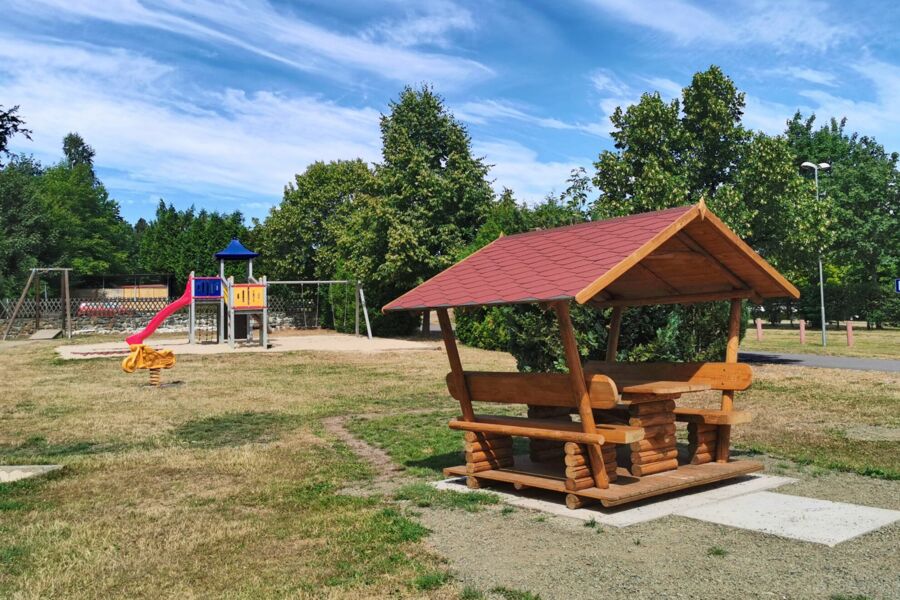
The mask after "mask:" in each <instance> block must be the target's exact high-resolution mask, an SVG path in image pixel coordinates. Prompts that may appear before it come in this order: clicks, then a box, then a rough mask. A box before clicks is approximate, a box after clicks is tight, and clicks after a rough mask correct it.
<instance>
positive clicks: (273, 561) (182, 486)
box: [0, 345, 900, 598]
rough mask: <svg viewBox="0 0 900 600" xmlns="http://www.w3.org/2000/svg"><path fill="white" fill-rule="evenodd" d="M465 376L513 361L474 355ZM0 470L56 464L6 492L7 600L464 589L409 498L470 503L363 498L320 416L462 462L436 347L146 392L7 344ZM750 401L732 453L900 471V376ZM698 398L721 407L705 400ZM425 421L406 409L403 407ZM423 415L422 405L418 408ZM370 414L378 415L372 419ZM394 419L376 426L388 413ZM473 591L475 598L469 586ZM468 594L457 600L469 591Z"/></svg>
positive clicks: (864, 376) (185, 368) (243, 357)
mask: <svg viewBox="0 0 900 600" xmlns="http://www.w3.org/2000/svg"><path fill="white" fill-rule="evenodd" d="M462 352H463V361H464V362H465V363H466V364H467V366H468V367H469V368H473V369H476V368H477V369H483V370H511V369H512V368H513V361H512V359H511V358H510V357H509V356H508V355H505V354H502V353H496V352H486V351H479V350H472V349H466V348H463V349H462ZM0 371H2V372H3V373H4V381H5V386H4V392H5V393H4V394H3V396H2V398H0V425H2V426H0V463H3V464H27V463H61V464H63V465H65V469H64V470H63V471H62V472H61V473H58V474H56V475H54V476H51V477H48V478H44V479H37V480H29V481H26V482H20V483H16V484H0V532H2V537H0V597H23V598H39V597H66V598H94V597H108V596H127V597H130V598H150V597H153V598H156V597H160V596H168V597H230V598H269V597H285V596H289V597H297V596H299V597H322V596H328V597H339V598H340V597H385V596H400V597H403V596H416V597H418V596H422V595H429V596H433V597H458V594H459V593H460V590H462V586H461V585H460V584H458V583H457V582H455V581H454V579H453V577H452V576H451V575H448V570H447V566H446V564H445V562H444V558H443V557H441V556H437V555H435V554H433V553H432V552H431V551H429V550H428V549H427V548H426V546H425V544H424V543H423V539H424V538H425V537H426V536H427V535H428V530H427V529H426V528H425V527H424V526H423V525H422V524H421V522H420V521H419V520H418V518H417V515H416V513H415V512H414V510H415V508H416V506H437V507H441V506H446V507H448V509H453V508H454V507H455V508H461V509H464V510H475V509H478V506H476V505H478V504H480V503H481V502H482V501H484V499H475V500H468V499H466V500H460V499H453V498H448V497H447V496H443V495H436V496H435V495H431V494H430V493H429V490H428V489H427V488H423V487H421V486H418V487H417V486H416V485H415V484H413V485H412V486H407V487H405V488H403V489H402V490H400V491H399V492H386V493H375V494H373V495H370V496H360V495H352V494H348V493H342V489H344V488H345V487H352V488H356V489H359V488H365V487H366V482H367V481H370V480H372V479H373V477H374V473H373V472H372V470H371V468H370V467H369V466H368V465H367V464H366V463H364V462H362V461H361V459H359V458H358V457H357V456H356V455H354V454H353V453H352V452H351V451H350V450H349V449H348V448H347V447H346V446H344V445H343V444H341V443H339V442H338V441H337V440H336V439H334V438H333V437H332V436H330V435H329V434H328V433H327V432H326V430H325V428H324V427H323V425H322V420H323V419H324V418H326V417H330V416H337V415H366V416H367V417H366V418H358V419H356V420H352V421H351V422H350V428H351V430H352V431H354V432H356V433H358V434H359V435H361V436H362V437H364V438H366V439H368V440H371V441H373V442H374V443H376V444H378V445H381V446H383V447H385V448H387V449H388V451H389V452H390V454H391V455H392V457H393V458H394V459H395V460H396V461H397V462H399V463H401V464H403V465H406V466H407V471H408V473H407V475H408V476H411V477H412V478H413V479H416V478H418V479H419V480H424V479H427V478H434V477H437V476H438V475H439V472H440V468H441V467H442V466H446V465H447V464H454V463H456V462H458V461H459V454H458V453H459V450H460V446H461V444H460V435H459V434H458V433H453V432H450V431H449V430H448V429H447V428H446V426H445V423H446V419H447V418H448V417H449V416H451V415H453V414H455V409H454V404H453V402H452V401H451V400H450V399H449V396H448V395H447V393H446V390H445V388H444V384H443V376H444V374H445V373H446V371H447V367H446V362H445V356H444V355H443V353H442V352H436V351H426V352H399V353H391V354H371V355H354V354H325V353H318V354H310V353H283V354H282V353H279V354H271V355H266V356H265V357H263V356H260V355H259V354H234V355H220V356H184V357H179V360H178V365H177V367H176V368H175V369H174V371H168V372H166V373H165V374H164V378H165V379H166V380H170V381H171V380H174V379H178V380H182V381H183V382H184V384H183V385H181V386H179V387H173V388H168V389H162V390H153V389H146V388H144V387H141V384H143V383H144V381H145V376H144V374H137V375H126V374H124V373H122V372H121V370H120V369H119V367H118V361H117V360H116V359H97V360H90V361H61V360H58V359H56V358H55V355H54V353H53V351H52V349H51V347H49V346H47V345H24V346H18V347H15V348H11V347H3V346H0ZM755 373H756V378H757V384H756V385H755V386H754V388H753V389H752V390H751V391H750V392H748V393H746V394H742V395H740V396H739V397H738V401H737V405H738V406H739V407H748V408H749V409H750V410H753V411H754V412H755V413H756V415H757V420H756V421H755V422H754V423H753V424H751V425H748V426H744V427H740V428H736V429H735V437H734V439H735V443H736V444H738V445H739V446H742V447H744V448H745V449H756V450H760V451H766V452H771V453H774V454H776V455H780V456H785V457H789V458H795V459H799V460H801V461H806V462H809V463H811V464H814V465H818V466H819V467H820V468H836V469H846V470H852V471H857V472H861V473H867V474H869V475H870V476H874V477H878V478H895V477H897V465H898V464H900V443H898V442H878V441H874V442H873V441H868V442H866V441H859V440H856V439H855V438H854V437H853V435H850V434H848V432H851V433H852V432H853V431H855V428H858V427H860V426H880V425H885V424H889V425H891V426H892V427H898V426H900V414H898V410H897V406H898V400H900V395H898V394H900V392H898V389H900V376H898V375H890V374H884V373H863V372H859V373H857V372H831V371H825V370H814V369H799V368H791V367H774V366H773V367H757V368H755ZM695 402H698V403H709V402H715V398H713V397H709V398H702V397H701V398H698V399H696V400H695ZM413 410H415V411H418V412H416V413H415V414H409V413H410V411H413ZM423 411H424V412H423ZM373 415H375V416H374V417H373ZM378 415H383V416H378ZM463 591H464V590H463ZM464 592H465V591H464Z"/></svg>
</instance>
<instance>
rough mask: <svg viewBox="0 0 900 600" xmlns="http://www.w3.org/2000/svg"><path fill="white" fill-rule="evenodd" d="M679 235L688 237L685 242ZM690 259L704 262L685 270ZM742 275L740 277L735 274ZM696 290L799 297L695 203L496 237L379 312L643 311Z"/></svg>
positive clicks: (793, 289)
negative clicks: (555, 304) (511, 307)
mask: <svg viewBox="0 0 900 600" xmlns="http://www.w3.org/2000/svg"><path fill="white" fill-rule="evenodd" d="M687 229H692V230H693V231H694V234H693V235H691V236H688V235H687V234H686V233H684V232H685V231H686V230H687ZM676 236H679V237H676ZM694 236H697V237H701V238H703V240H704V241H701V242H697V241H695V240H694V239H693V238H694ZM705 244H711V245H713V246H714V248H713V250H714V252H710V251H708V250H707V249H705V247H704V245H705ZM691 246H693V247H691ZM676 251H678V252H681V254H680V255H679V254H677V253H676ZM715 253H721V254H722V255H723V258H722V261H718V260H717V259H716V258H715V256H714V254H715ZM691 261H694V262H696V261H704V264H702V265H701V264H695V265H694V266H693V267H692V266H691ZM666 262H668V266H667V265H666ZM654 263H655V266H654ZM706 263H708V264H706ZM676 267H677V268H676ZM741 269H743V271H741V273H742V274H743V278H742V277H740V276H739V275H736V274H735V273H734V271H739V270H741ZM692 270H693V271H698V273H696V274H694V275H692V274H691V273H692ZM670 279H671V281H668V280H670ZM679 285H680V286H681V287H678V286H679ZM735 290H741V294H738V293H737V292H735ZM701 293H702V294H706V295H716V294H726V295H727V294H729V293H731V294H733V295H734V296H741V295H743V297H751V298H754V299H758V298H761V297H780V296H793V297H797V296H798V295H799V294H798V293H797V290H796V288H794V287H793V286H792V285H791V284H790V283H788V282H787V281H786V280H785V279H784V278H783V277H782V276H781V275H780V274H778V272H777V271H775V270H774V269H773V268H772V267H771V266H770V265H769V264H768V263H766V262H765V261H764V260H762V258H760V257H759V255H757V254H756V253H755V252H754V251H753V250H752V249H750V248H749V246H747V245H746V244H745V243H744V242H743V241H741V240H740V238H738V237H737V236H736V235H734V233H733V232H731V231H730V230H729V229H728V228H727V227H726V226H725V225H724V224H722V222H721V221H719V220H718V218H716V217H715V215H713V214H712V213H710V212H709V211H708V210H707V209H706V207H705V205H704V204H703V203H702V202H701V203H700V204H697V205H693V206H682V207H677V208H670V209H667V210H661V211H656V212H648V213H641V214H636V215H629V216H626V217H618V218H615V219H607V220H604V221H593V222H590V223H581V224H578V225H571V226H568V227H558V228H554V229H546V230H541V231H534V232H528V233H521V234H516V235H510V236H505V237H501V238H498V239H497V240H495V241H494V242H492V243H491V244H488V245H487V246H485V247H484V248H482V249H481V250H479V251H477V252H475V253H474V254H472V255H471V256H469V257H467V258H465V259H464V260H462V261H460V262H459V263H457V264H455V265H453V266H452V267H450V268H448V269H446V270H445V271H443V272H441V273H439V274H437V275H436V276H435V277H433V278H431V279H429V280H428V281H426V282H425V283H423V284H421V285H419V286H418V287H416V288H415V289H413V290H411V291H409V292H407V293H406V294H404V295H402V296H400V297H399V298H397V299H396V300H394V301H393V302H391V303H389V304H388V305H387V306H385V307H384V310H385V311H394V310H424V309H430V308H446V307H455V306H478V305H497V304H518V303H529V302H549V301H554V300H570V299H576V300H577V301H578V302H579V303H582V304H583V303H585V302H594V303H616V302H620V303H625V302H630V303H633V304H639V303H644V304H649V303H664V302H662V301H663V300H666V301H670V300H671V299H672V298H677V299H678V300H676V301H689V300H690V297H692V296H696V295H698V294H701ZM723 297H726V296H723ZM643 300H647V301H646V302H644V301H643Z"/></svg>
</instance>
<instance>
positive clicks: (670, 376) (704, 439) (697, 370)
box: [584, 361, 753, 464]
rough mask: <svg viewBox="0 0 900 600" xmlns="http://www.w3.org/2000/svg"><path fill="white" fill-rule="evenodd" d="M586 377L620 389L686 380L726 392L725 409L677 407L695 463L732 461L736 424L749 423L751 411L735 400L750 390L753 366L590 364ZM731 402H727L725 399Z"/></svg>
mask: <svg viewBox="0 0 900 600" xmlns="http://www.w3.org/2000/svg"><path fill="white" fill-rule="evenodd" d="M584 372H585V377H586V378H587V377H589V376H596V375H599V374H603V375H606V376H608V377H610V378H612V379H613V380H614V381H616V382H618V383H619V385H620V387H628V384H629V383H639V382H641V381H657V380H658V381H683V382H687V383H698V384H704V385H706V386H709V388H710V389H713V390H720V391H722V393H723V402H722V406H721V408H718V409H705V408H685V407H676V408H675V411H674V412H675V420H676V421H681V422H686V423H688V447H689V449H690V453H691V463H692V464H702V463H704V462H710V461H711V460H717V461H718V462H727V461H728V454H729V452H728V443H729V441H730V432H731V426H732V425H739V424H742V423H749V422H750V421H751V415H750V413H749V412H747V411H740V410H733V409H732V406H731V404H732V402H731V400H732V399H733V397H734V393H735V392H736V391H741V390H746V389H747V388H748V387H750V384H751V383H752V381H753V371H752V370H751V368H750V366H749V365H747V364H743V363H738V362H697V363H667V362H650V363H620V362H606V361H588V362H587V363H585V365H584ZM726 397H727V398H728V401H727V402H726V401H725V398H726Z"/></svg>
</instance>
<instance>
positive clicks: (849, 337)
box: [847, 319, 853, 346]
mask: <svg viewBox="0 0 900 600" xmlns="http://www.w3.org/2000/svg"><path fill="white" fill-rule="evenodd" d="M847 345H848V346H852V345H853V323H852V322H851V321H850V320H849V319H848V320H847Z"/></svg>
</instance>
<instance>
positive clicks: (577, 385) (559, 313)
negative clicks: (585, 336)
mask: <svg viewBox="0 0 900 600" xmlns="http://www.w3.org/2000/svg"><path fill="white" fill-rule="evenodd" d="M554 309H555V311H556V317H557V319H558V321H559V332H560V336H561V337H562V344H563V349H564V350H565V353H566V365H567V366H568V367H569V381H570V382H571V384H572V394H573V395H574V396H575V402H576V404H577V405H578V414H579V415H580V416H581V427H582V429H583V431H584V432H585V433H591V434H596V433H597V425H596V423H595V422H594V413H593V411H592V410H591V396H590V393H589V392H588V389H587V385H585V382H584V371H583V370H582V368H581V356H580V355H579V353H578V343H577V342H576V340H575V330H574V328H573V327H572V317H571V316H570V315H569V304H568V303H567V302H565V301H563V302H556V303H554ZM588 457H589V458H590V463H591V471H592V472H593V474H594V475H593V480H594V485H596V486H597V487H598V488H601V489H606V488H608V487H609V476H608V475H607V474H606V468H605V466H604V465H603V455H602V454H601V453H600V447H599V446H598V445H596V444H589V445H588Z"/></svg>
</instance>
